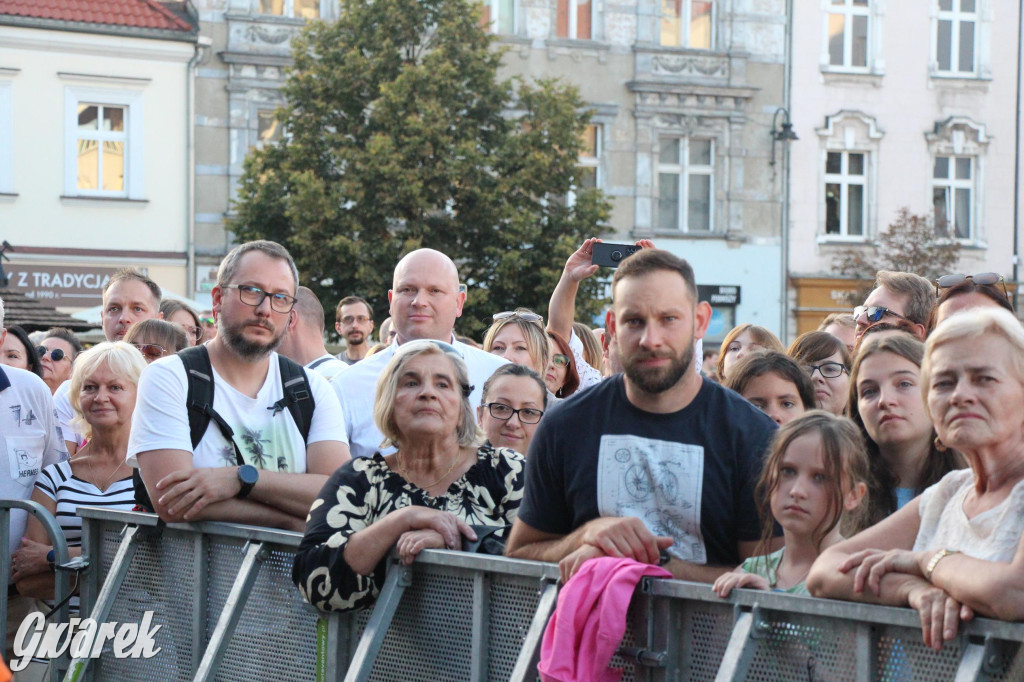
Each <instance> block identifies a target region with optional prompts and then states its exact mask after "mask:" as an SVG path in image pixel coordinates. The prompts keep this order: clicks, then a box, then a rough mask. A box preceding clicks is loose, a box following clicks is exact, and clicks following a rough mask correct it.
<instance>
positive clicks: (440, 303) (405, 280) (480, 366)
mask: <svg viewBox="0 0 1024 682" xmlns="http://www.w3.org/2000/svg"><path fill="white" fill-rule="evenodd" d="M388 300H389V301H390V302H391V308H390V310H391V319H392V323H393V325H394V328H395V330H396V331H397V336H396V337H395V342H394V343H393V344H391V345H390V346H388V347H387V348H386V349H385V350H382V351H380V352H379V353H375V354H374V355H371V356H369V357H368V358H366V359H364V360H360V361H359V362H358V363H356V364H355V365H352V366H351V367H349V368H348V369H346V370H345V371H344V372H341V373H340V374H338V376H336V377H335V378H334V380H333V381H332V382H331V386H332V387H333V388H334V391H335V393H337V395H338V398H339V399H340V400H341V406H342V409H343V411H344V412H345V427H346V430H347V432H348V441H349V447H350V448H351V451H352V456H353V457H369V456H371V455H372V454H373V453H374V452H377V451H378V450H380V443H381V441H382V440H383V439H384V436H383V434H381V432H380V430H379V429H378V428H377V425H376V424H375V423H374V421H373V401H374V397H375V395H376V391H377V377H378V376H379V375H380V373H381V372H382V371H383V370H384V368H385V367H386V366H387V364H388V362H390V361H391V358H392V356H394V354H395V348H397V347H398V346H399V345H401V344H403V343H405V342H406V341H414V340H417V339H435V340H437V341H444V342H445V343H450V344H451V345H453V346H455V348H456V349H457V350H458V351H459V353H461V354H462V357H463V359H464V360H465V361H466V367H467V368H468V369H469V381H470V383H471V384H472V385H473V392H472V394H471V395H470V398H469V401H470V404H471V405H479V404H480V401H481V393H482V391H483V386H484V382H485V381H487V379H488V377H490V376H491V374H493V373H494V370H496V369H497V368H498V367H499V366H501V365H503V364H505V363H506V362H507V360H505V359H504V358H500V357H498V356H497V355H491V354H490V353H487V352H485V351H482V350H479V349H477V348H473V347H472V346H468V345H466V344H464V343H461V342H459V341H456V340H455V335H454V329H455V320H456V319H458V318H459V316H461V315H462V304H463V303H465V301H466V294H465V292H461V291H459V272H458V269H456V267H455V263H453V262H452V259H451V258H449V257H448V256H446V255H444V254H443V253H441V252H440V251H434V250H433V249H419V250H417V251H413V252H412V253H410V254H408V255H407V256H405V257H404V258H402V260H400V261H399V262H398V265H397V266H396V267H395V276H394V280H393V284H392V288H391V290H390V291H388ZM380 451H381V452H382V453H383V454H388V453H390V452H394V448H388V449H385V450H380Z"/></svg>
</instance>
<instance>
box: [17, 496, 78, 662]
mask: <svg viewBox="0 0 1024 682" xmlns="http://www.w3.org/2000/svg"><path fill="white" fill-rule="evenodd" d="M12 509H21V510H23V511H26V512H28V513H29V514H31V515H32V516H34V517H35V518H36V520H37V521H39V523H40V524H42V526H43V530H45V531H46V536H47V537H48V538H49V539H50V544H51V545H53V559H54V565H55V566H59V567H64V566H66V565H67V563H68V561H69V559H70V557H69V555H68V543H67V541H66V540H65V539H64V531H63V530H61V527H60V524H59V523H57V519H56V518H54V516H53V514H51V513H50V512H49V510H47V509H46V507H44V506H43V505H41V504H39V503H38V502H33V501H31V500H0V548H3V549H2V551H0V636H2V639H0V642H6V641H7V628H8V627H10V626H11V625H14V626H15V627H17V626H18V625H20V623H8V622H7V594H8V587H9V586H10V578H11V557H10V555H9V554H8V553H7V548H8V547H9V546H10V538H11V510H12ZM70 591H71V576H70V575H69V572H68V571H65V570H59V571H57V572H56V576H55V577H54V592H53V596H54V602H55V603H56V604H60V607H59V608H58V609H57V611H56V613H54V615H53V616H52V618H53V620H52V621H51V622H54V623H67V622H68V618H69V613H70V611H69V607H68V603H67V599H66V597H67V596H68V595H69V594H70ZM66 668H67V654H66V652H65V653H64V654H62V655H61V656H60V657H59V658H57V659H56V660H55V664H54V665H51V666H50V679H51V680H58V679H60V674H61V672H62V671H63V670H65V669H66Z"/></svg>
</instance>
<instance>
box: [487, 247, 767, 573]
mask: <svg viewBox="0 0 1024 682" xmlns="http://www.w3.org/2000/svg"><path fill="white" fill-rule="evenodd" d="M612 296H613V300H614V303H613V315H612V316H610V319H609V322H610V324H609V329H608V333H609V334H611V335H612V339H611V343H614V344H617V346H618V350H619V355H620V357H621V360H622V366H623V370H624V375H620V376H616V377H613V378H611V379H608V380H606V381H604V382H603V383H601V384H599V385H598V386H595V387H593V388H591V389H589V390H587V391H585V392H583V393H582V394H580V395H578V396H573V398H572V399H570V400H567V401H565V402H564V403H562V404H560V405H558V406H556V407H554V408H553V409H551V410H550V411H549V413H548V415H547V416H545V418H544V419H543V420H542V421H541V423H540V426H539V427H538V428H537V432H536V434H535V435H534V438H533V443H532V445H531V447H530V453H529V457H528V458H527V466H526V487H525V490H524V496H523V503H522V506H521V507H520V509H519V516H518V518H517V519H516V522H515V525H514V526H513V528H512V532H511V535H510V537H509V540H508V547H507V554H508V555H509V556H514V557H519V558H525V559H536V560H541V561H558V562H561V568H562V575H563V578H565V579H568V577H569V576H571V575H572V574H573V573H575V571H576V569H577V568H578V567H579V566H580V565H581V564H582V563H583V561H585V560H587V559H590V558H593V557H599V556H624V557H631V558H633V559H636V560H637V561H641V562H645V563H658V561H659V555H660V552H661V550H667V551H668V554H669V556H670V561H669V565H668V568H669V570H671V571H672V573H673V575H674V576H675V577H677V578H681V579H684V580H694V581H700V582H713V581H714V579H715V578H716V577H717V576H718V575H720V574H721V573H724V572H725V571H728V570H732V569H733V568H734V567H735V566H736V565H738V564H739V563H740V562H741V561H742V560H743V559H745V558H747V557H749V556H751V554H752V553H753V551H754V549H755V547H756V545H757V542H758V540H759V538H760V536H761V529H760V524H759V522H758V519H757V511H756V504H755V501H754V485H755V482H756V481H757V477H758V475H759V473H760V469H761V462H762V459H763V456H764V454H765V452H766V451H767V449H768V447H769V445H770V442H771V439H772V437H773V436H774V432H775V428H776V427H775V424H774V422H772V420H771V419H769V418H768V417H767V416H765V415H764V414H763V413H762V412H761V411H760V410H758V409H757V408H755V407H754V406H752V405H751V404H750V403H748V402H746V401H745V400H743V399H742V398H741V397H740V396H738V395H737V394H736V393H733V392H732V391H729V390H728V389H725V388H722V387H721V386H719V385H718V384H715V383H714V382H711V381H707V380H705V379H703V378H702V377H701V376H700V375H699V374H697V373H696V372H694V371H693V361H694V350H693V349H694V342H695V340H696V339H699V338H701V337H702V336H703V335H704V332H705V330H706V329H707V325H708V321H709V320H710V318H711V307H710V306H709V305H708V304H707V303H699V302H697V286H696V283H695V281H694V276H693V269H692V268H691V267H690V265H689V264H688V263H686V261H684V260H682V259H680V258H677V257H676V256H673V255H672V254H670V253H668V252H666V251H661V250H657V249H644V250H643V251H641V252H639V253H637V254H635V255H633V256H630V258H628V259H627V260H625V261H623V262H622V265H621V266H620V267H619V269H618V270H617V271H616V273H615V277H614V279H613V280H612Z"/></svg>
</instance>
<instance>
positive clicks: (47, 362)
mask: <svg viewBox="0 0 1024 682" xmlns="http://www.w3.org/2000/svg"><path fill="white" fill-rule="evenodd" d="M36 351H37V352H38V353H39V364H40V366H41V367H42V370H43V381H45V382H46V385H47V386H49V387H50V393H54V392H55V391H56V390H57V388H58V387H59V386H60V385H61V384H63V383H64V382H65V381H67V380H68V379H70V378H71V369H72V364H73V363H74V361H75V357H76V356H77V355H78V354H79V353H81V352H82V343H81V342H80V341H79V340H78V339H77V338H75V334H74V332H72V331H71V330H70V329H67V328H65V327H53V328H52V329H50V330H49V331H48V332H46V336H44V337H43V340H42V341H40V342H39V348H37V349H36Z"/></svg>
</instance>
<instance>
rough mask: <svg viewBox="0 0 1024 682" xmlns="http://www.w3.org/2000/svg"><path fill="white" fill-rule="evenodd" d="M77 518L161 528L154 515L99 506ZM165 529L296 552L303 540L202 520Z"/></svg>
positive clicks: (284, 532) (296, 535)
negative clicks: (216, 536)
mask: <svg viewBox="0 0 1024 682" xmlns="http://www.w3.org/2000/svg"><path fill="white" fill-rule="evenodd" d="M78 515H79V516H81V517H83V518H89V519H99V520H102V521H116V522H118V523H128V524H131V525H134V526H158V525H162V524H161V521H160V517H159V516H157V515H156V514H147V513H144V512H132V511H121V510H117V509H103V508H101V507H79V508H78ZM164 525H166V527H167V528H172V529H175V530H183V531H186V532H188V533H196V532H199V533H206V534H209V535H220V536H223V537H230V538H241V539H243V540H249V541H250V542H260V543H264V544H268V545H280V546H282V547H288V548H291V549H295V548H297V547H298V546H299V543H300V542H301V541H302V533H295V532H292V531H288V530H277V529H275V528H261V527H259V526H246V525H243V524H239V523H225V522H222V521H201V522H198V523H168V524H164Z"/></svg>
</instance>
